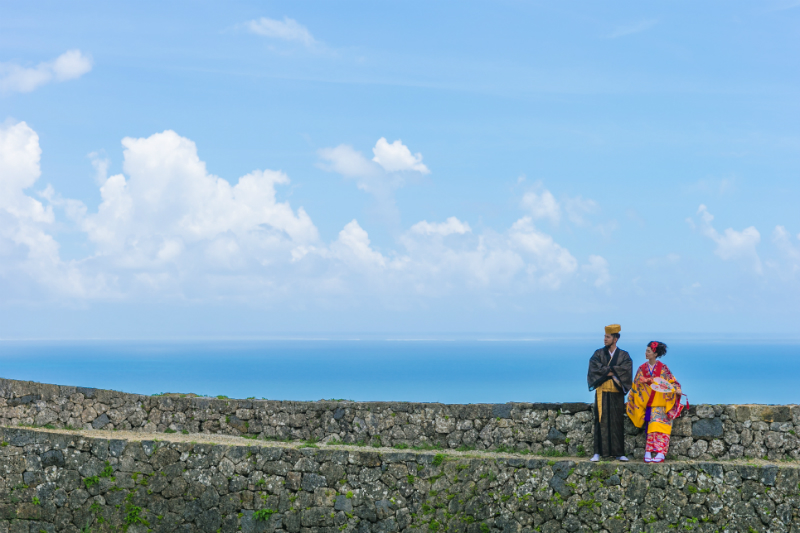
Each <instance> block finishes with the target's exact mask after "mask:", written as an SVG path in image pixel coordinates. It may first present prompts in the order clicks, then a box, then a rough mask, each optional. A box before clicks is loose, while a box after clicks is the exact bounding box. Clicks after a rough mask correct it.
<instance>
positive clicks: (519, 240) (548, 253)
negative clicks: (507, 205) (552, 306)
mask: <svg viewBox="0 0 800 533" xmlns="http://www.w3.org/2000/svg"><path fill="white" fill-rule="evenodd" d="M509 240H510V242H511V244H512V245H514V246H515V248H517V249H519V250H522V251H524V252H526V253H527V254H528V255H529V256H530V257H531V260H530V261H529V262H528V263H527V271H528V273H529V274H530V275H531V276H536V277H537V278H538V280H539V281H540V282H541V283H542V284H544V285H546V286H548V287H550V288H553V289H557V288H558V287H559V286H560V285H561V283H562V281H563V280H564V278H565V277H567V276H569V275H571V274H572V273H573V272H575V270H576V269H577V268H578V261H577V260H576V259H575V257H573V255H572V254H571V253H569V250H567V249H566V248H564V247H562V246H560V245H559V244H558V243H556V242H555V241H554V240H553V237H551V236H550V235H547V234H546V233H542V232H541V231H539V230H537V229H536V228H535V227H534V225H533V221H532V220H531V218H530V217H522V218H521V219H519V220H517V221H516V222H515V223H514V224H513V225H512V226H511V230H510V232H509Z"/></svg>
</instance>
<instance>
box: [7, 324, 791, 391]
mask: <svg viewBox="0 0 800 533" xmlns="http://www.w3.org/2000/svg"><path fill="white" fill-rule="evenodd" d="M647 340H649V339H647ZM647 340H645V339H641V340H637V339H632V340H631V339H623V340H622V341H621V342H620V347H621V348H623V349H626V350H628V351H629V352H630V353H631V356H632V358H633V361H634V369H635V368H636V367H638V366H639V365H640V364H642V363H643V362H645V360H644V350H645V344H646V342H647ZM668 344H669V353H668V354H667V355H666V357H664V359H663V361H664V363H666V364H667V365H668V366H669V368H670V369H671V370H672V372H673V374H674V375H675V377H676V378H677V379H678V381H680V383H681V385H682V387H683V391H684V393H686V394H687V395H688V396H689V401H690V402H691V403H773V404H789V403H797V402H798V398H799V397H800V392H798V384H800V381H798V378H797V376H798V375H800V357H798V354H799V353H800V351H799V349H800V342H797V341H794V342H789V341H787V342H772V343H768V342H764V341H741V340H740V341H735V342H734V341H726V340H713V339H712V340H696V339H695V340H685V341H673V342H669V343H668ZM598 347H599V343H598V342H597V340H596V339H589V338H586V339H574V338H572V339H564V338H562V339H488V338H487V339H470V340H463V339H461V340H459V339H437V340H430V339H425V340H413V339H411V340H392V339H383V340H381V339H369V340H358V339H333V340H332V339H300V340H247V341H243V340H224V341H221V340H218V341H191V342H190V341H0V377H4V378H11V379H20V380H31V381H39V382H43V383H55V384H60V385H78V386H85V387H96V388H103V389H114V390H120V391H126V392H135V393H141V394H156V393H161V392H178V393H196V394H199V395H204V396H217V395H225V396H228V397H231V398H247V397H256V398H266V399H273V400H319V399H347V400H357V401H367V400H375V401H419V402H443V403H504V402H576V401H577V402H588V401H592V393H590V392H589V391H588V390H587V386H586V371H587V364H588V360H589V357H590V356H591V355H592V353H593V352H594V350H595V349H597V348H598Z"/></svg>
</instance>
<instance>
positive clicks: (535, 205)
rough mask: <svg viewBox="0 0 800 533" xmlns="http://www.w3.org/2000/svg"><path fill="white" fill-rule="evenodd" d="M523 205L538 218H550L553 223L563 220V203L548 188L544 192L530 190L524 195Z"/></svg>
mask: <svg viewBox="0 0 800 533" xmlns="http://www.w3.org/2000/svg"><path fill="white" fill-rule="evenodd" d="M522 207H523V208H524V209H526V210H527V211H529V212H530V214H531V216H532V217H533V218H534V219H536V220H538V219H542V218H545V219H548V220H550V222H552V223H553V224H558V222H559V221H560V220H561V205H560V204H559V203H558V200H556V199H555V197H554V196H553V194H552V193H551V192H550V191H548V190H547V189H545V190H543V191H542V192H534V191H529V192H526V193H525V194H524V195H523V196H522Z"/></svg>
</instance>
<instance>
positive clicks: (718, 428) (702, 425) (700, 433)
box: [692, 418, 723, 438]
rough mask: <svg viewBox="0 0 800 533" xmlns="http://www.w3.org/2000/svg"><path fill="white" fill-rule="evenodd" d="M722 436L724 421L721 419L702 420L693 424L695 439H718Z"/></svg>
mask: <svg viewBox="0 0 800 533" xmlns="http://www.w3.org/2000/svg"><path fill="white" fill-rule="evenodd" d="M722 435H723V431H722V420H720V419H719V418H701V419H700V420H698V421H697V422H694V423H693V424H692V436H693V437H701V438H717V437H722Z"/></svg>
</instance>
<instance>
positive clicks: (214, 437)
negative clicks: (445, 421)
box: [0, 426, 800, 467]
mask: <svg viewBox="0 0 800 533" xmlns="http://www.w3.org/2000/svg"><path fill="white" fill-rule="evenodd" d="M0 427H4V428H8V429H23V430H28V431H37V432H41V433H59V434H63V435H80V436H82V437H87V438H92V439H119V440H128V441H147V440H151V441H162V442H190V443H202V444H221V445H226V446H261V447H265V448H318V449H332V450H349V451H354V452H359V451H360V452H363V451H370V452H378V453H398V452H403V453H416V454H431V453H442V454H445V455H448V456H453V457H464V458H467V459H500V458H505V459H509V458H519V459H548V460H553V461H575V462H586V461H589V458H588V457H545V456H539V455H530V454H528V455H525V454H518V453H506V452H503V453H499V452H487V451H481V450H470V451H457V450H437V449H431V450H414V449H411V448H408V449H396V448H387V447H377V448H376V447H373V446H354V445H348V444H323V443H307V442H304V441H271V440H260V439H246V438H244V437H236V436H233V435H220V434H215V433H189V434H183V433H145V432H142V431H124V430H118V431H117V430H113V431H106V430H102V429H80V430H67V429H48V428H43V427H35V428H34V427H26V426H0ZM615 462H616V461H615ZM639 462H641V459H639V460H631V461H630V463H639ZM708 462H712V463H720V464H731V465H735V464H746V465H753V466H764V465H775V464H778V465H781V466H787V467H798V466H800V465H798V463H797V462H796V461H787V462H779V463H775V462H770V461H764V460H762V459H742V460H726V461H700V460H697V461H667V463H682V464H683V463H689V464H696V463H708Z"/></svg>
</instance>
